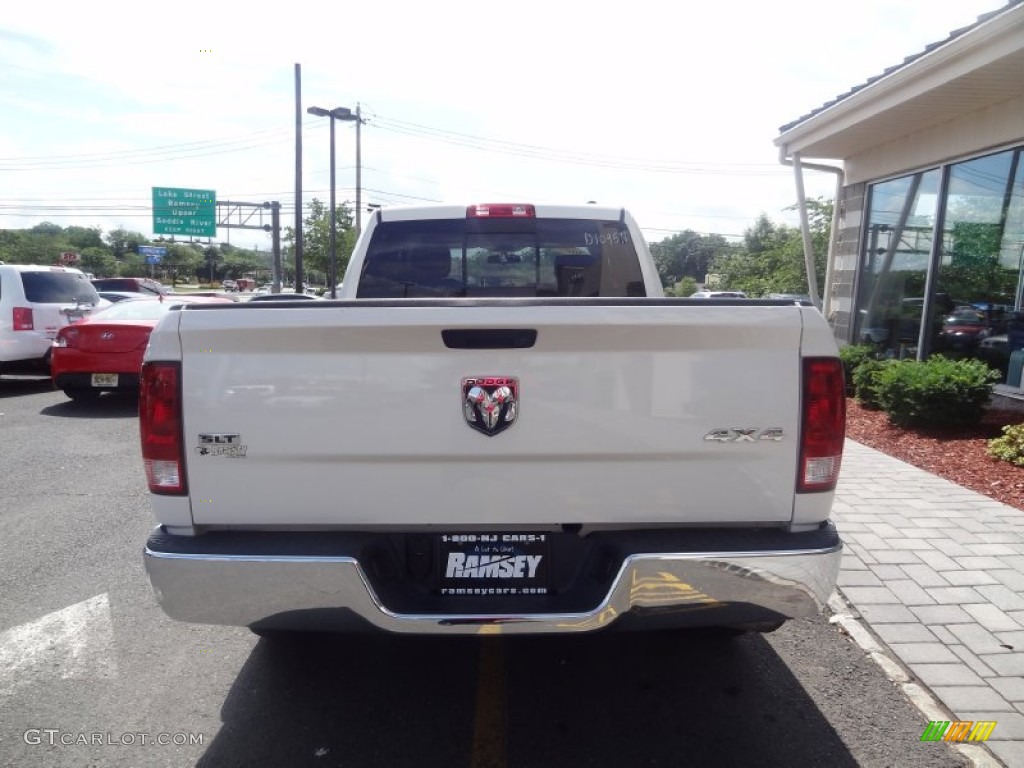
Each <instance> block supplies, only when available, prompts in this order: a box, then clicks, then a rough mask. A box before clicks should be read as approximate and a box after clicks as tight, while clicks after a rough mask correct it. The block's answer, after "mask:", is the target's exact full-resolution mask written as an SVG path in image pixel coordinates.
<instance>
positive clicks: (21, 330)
mask: <svg viewBox="0 0 1024 768" xmlns="http://www.w3.org/2000/svg"><path fill="white" fill-rule="evenodd" d="M105 304H106V303H105V302H102V300H101V299H100V297H99V294H98V293H96V289H95V288H94V287H93V286H92V283H90V282H89V279H88V278H87V277H86V276H85V273H84V272H82V271H81V270H80V269H71V268H69V267H45V266H37V265H29V264H2V265H0V374H4V373H15V374H38V375H41V376H49V375H50V348H51V346H52V344H53V339H54V337H55V336H56V335H57V331H58V330H59V329H61V328H63V327H64V326H65V325H69V324H71V323H73V322H74V321H75V320H78V319H79V318H82V317H84V316H85V315H87V314H89V313H90V312H92V311H93V310H94V309H96V307H97V306H100V305H105Z"/></svg>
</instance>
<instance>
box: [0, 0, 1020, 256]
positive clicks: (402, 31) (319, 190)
mask: <svg viewBox="0 0 1024 768" xmlns="http://www.w3.org/2000/svg"><path fill="white" fill-rule="evenodd" d="M9 5H10V4H9ZM1003 5H1004V2H1003V0H861V2H858V3H857V4H854V5H851V4H848V3H839V2H831V1H829V0H825V2H822V0H776V2H753V1H752V0H733V2H714V1H707V2H692V0H678V2H675V3H668V2H664V0H653V1H649V0H634V2H631V3H622V2H618V3H611V2H607V0H590V1H589V2H581V1H580V0H559V1H558V2H553V1H552V0H548V2H538V1H536V0H519V1H518V2H515V3H482V4H474V3H455V2H450V1H448V0H435V2H432V3H424V2H416V3H413V2H408V1H407V0H403V1H402V2H397V1H396V0H377V1H376V2H366V3H346V4H338V5H325V4H307V3H302V2H295V3H291V4H284V5H281V4H275V5H273V6H272V5H270V4H265V5H264V4H255V5H253V4H248V5H245V6H242V5H236V4H221V3H210V2H206V3H199V2H194V1H193V0H173V2H156V3H138V2H131V3H127V2H120V1H117V2H115V1H112V0H96V2H93V3H71V2H70V0H57V2H55V3H38V2H37V3H17V4H16V5H13V6H10V7H6V8H5V9H4V13H3V15H2V17H0V228H2V229H18V228H25V227H31V226H33V225H35V224H39V223H41V222H43V221H51V222H54V223H57V224H60V225H61V226H69V225H72V224H73V225H78V226H95V227H100V228H101V229H103V230H104V232H108V231H110V230H111V229H114V228H117V227H124V228H126V229H129V230H134V231H139V232H142V233H143V234H145V235H147V236H150V235H152V234H153V216H152V188H153V187H185V188H193V189H212V190H214V191H215V192H216V195H217V199H218V200H232V201H245V202H255V203H262V202H267V201H272V200H276V201H279V202H280V203H281V204H282V219H283V222H282V223H283V224H286V225H292V224H294V222H295V218H294V217H295V213H294V211H295V186H296V147H295V145H296V139H295V137H296V109H295V85H296V73H295V69H296V64H298V65H300V66H301V106H302V112H301V122H302V129H301V131H302V188H303V192H302V198H303V202H304V204H305V205H307V206H308V204H309V202H310V200H311V199H312V198H314V197H315V198H319V199H320V200H322V201H325V202H326V201H327V200H328V199H329V196H330V174H329V150H330V140H329V131H328V123H329V120H328V119H327V118H322V117H316V116H314V115H310V114H307V113H306V108H307V107H309V106H319V107H323V108H328V109H330V108H333V107H348V108H350V109H352V110H355V108H356V106H357V104H358V105H359V107H360V109H361V112H362V115H363V118H364V120H365V123H364V124H363V125H362V130H361V150H362V152H361V155H362V202H363V204H364V207H365V206H366V205H367V204H380V205H384V206H391V205H403V204H417V203H425V202H440V201H444V202H458V203H467V204H468V203H474V202H502V201H508V202H527V203H540V202H564V203H585V202H587V201H591V200H593V201H596V202H598V203H601V204H606V205H622V206H625V207H626V208H628V209H629V210H630V211H631V212H632V213H633V215H634V217H635V218H636V219H637V221H638V223H639V224H640V226H641V228H642V229H643V231H644V234H645V236H646V238H647V240H648V241H649V242H657V241H659V240H662V239H664V238H665V237H668V236H670V235H672V234H673V233H675V232H680V231H682V230H686V229H690V230H694V231H697V232H701V233H706V234H710V233H715V234H722V235H725V236H726V237H729V238H734V237H739V236H741V235H742V234H743V232H744V230H745V229H746V228H748V227H750V226H752V225H753V224H754V222H755V221H756V220H757V218H758V216H760V215H761V214H764V215H767V216H768V217H769V218H770V219H771V220H773V221H775V222H779V223H786V224H792V225H795V224H796V223H797V217H796V214H795V213H794V212H792V211H787V210H786V209H787V208H788V207H790V206H792V205H794V204H795V202H796V185H795V181H794V178H793V172H792V169H790V168H788V167H786V166H783V165H781V164H780V163H779V161H778V150H777V148H776V147H775V146H774V144H773V140H774V139H775V138H776V137H777V136H778V135H779V127H780V126H781V125H783V124H786V123H789V122H791V121H793V120H795V119H796V118H798V117H800V116H802V115H805V114H806V113H808V112H809V111H811V110H812V109H815V108H817V107H819V106H821V105H822V104H824V103H825V102H827V101H830V100H831V99H833V98H834V97H835V96H837V95H839V94H841V93H845V92H846V91H847V90H849V89H850V88H851V87H853V86H855V85H859V84H861V83H863V82H864V81H865V80H867V79H868V78H870V77H873V76H875V75H878V74H880V73H881V72H882V71H883V70H884V69H886V68H887V67H889V66H892V65H894V64H898V63H900V62H902V61H903V59H904V58H905V57H906V56H909V55H912V54H915V53H918V52H920V51H921V50H923V49H924V47H925V46H926V45H928V44H929V43H932V42H935V41H938V40H942V39H944V38H945V37H947V36H948V35H949V33H950V32H951V31H953V30H954V29H958V28H960V27H963V26H967V25H969V24H972V23H974V22H975V20H976V19H977V17H978V16H979V15H980V14H983V13H987V12H989V11H992V10H996V9H997V8H1000V7H1002V6H1003ZM355 149H356V136H355V126H354V124H353V123H351V122H347V123H343V122H338V123H336V155H337V172H336V174H337V180H336V194H337V200H338V201H339V202H342V201H346V200H348V201H354V200H355V186H356V180H355V177H356V174H355ZM805 183H806V192H807V195H808V196H809V197H817V196H822V197H826V198H831V197H832V195H833V194H834V187H835V180H834V176H832V175H831V174H822V173H814V172H808V173H807V174H806V176H805ZM216 241H219V242H231V243H232V244H234V245H237V246H241V247H250V248H251V247H256V248H259V249H260V250H269V249H270V236H269V235H267V234H264V233H262V232H255V231H251V230H239V229H220V230H219V231H218V237H217V238H216Z"/></svg>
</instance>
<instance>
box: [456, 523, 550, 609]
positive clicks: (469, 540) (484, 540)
mask: <svg viewBox="0 0 1024 768" xmlns="http://www.w3.org/2000/svg"><path fill="white" fill-rule="evenodd" d="M438 551H439V552H440V555H441V558H440V559H441V562H440V566H441V567H440V572H441V578H440V593H441V594H442V595H466V596H480V595H546V594H547V593H548V586H549V584H548V574H549V573H550V571H551V546H550V535H549V534H546V533H443V534H440V536H439V547H438Z"/></svg>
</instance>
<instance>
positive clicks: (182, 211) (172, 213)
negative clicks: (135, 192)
mask: <svg viewBox="0 0 1024 768" xmlns="http://www.w3.org/2000/svg"><path fill="white" fill-rule="evenodd" d="M153 233H154V234H157V235H192V236H195V237H216V236H217V193H216V192H215V191H214V190H212V189H181V188H179V187H153Z"/></svg>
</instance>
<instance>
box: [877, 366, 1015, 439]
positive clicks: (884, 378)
mask: <svg viewBox="0 0 1024 768" xmlns="http://www.w3.org/2000/svg"><path fill="white" fill-rule="evenodd" d="M862 367H863V366H862ZM999 379H1000V374H999V372H998V371H994V370H993V369H991V368H989V367H988V366H987V365H986V364H985V363H983V362H982V361H981V360H973V359H965V360H950V359H948V358H945V357H943V356H942V355H934V356H932V357H931V358H929V359H928V360H926V361H925V362H917V361H912V360H909V361H902V362H895V363H893V364H887V365H884V366H883V367H882V368H881V369H880V370H879V371H878V373H877V374H875V376H874V380H873V382H872V384H871V386H872V388H873V392H874V394H875V395H877V400H878V404H879V405H880V406H881V408H882V410H884V411H885V412H886V413H888V414H889V421H890V422H891V423H893V424H895V425H897V426H901V427H906V426H920V425H936V426H940V425H941V426H947V425H948V426H970V425H973V424H977V423H978V422H979V421H981V416H982V414H983V413H984V410H985V403H987V402H988V400H989V398H990V397H991V395H992V385H993V384H994V383H995V382H996V381H998V380H999Z"/></svg>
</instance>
